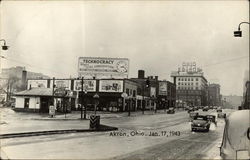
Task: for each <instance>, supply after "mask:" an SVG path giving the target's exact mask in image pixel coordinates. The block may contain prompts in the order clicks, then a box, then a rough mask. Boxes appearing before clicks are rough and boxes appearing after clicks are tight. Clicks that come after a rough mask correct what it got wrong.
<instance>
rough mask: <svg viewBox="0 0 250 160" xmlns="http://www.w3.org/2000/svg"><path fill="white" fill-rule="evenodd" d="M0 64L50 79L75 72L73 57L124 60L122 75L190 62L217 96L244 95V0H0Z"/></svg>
mask: <svg viewBox="0 0 250 160" xmlns="http://www.w3.org/2000/svg"><path fill="white" fill-rule="evenodd" d="M0 7H1V8H0V9H1V10H0V12H1V19H0V22H1V23H0V26H1V27H0V33H1V34H0V36H1V37H0V38H1V39H2V38H4V39H5V40H6V41H7V45H9V46H10V48H9V50H7V51H1V55H2V56H4V57H6V58H4V59H3V58H2V59H1V66H2V67H3V68H7V67H12V66H25V67H26V70H28V71H33V72H39V73H43V74H45V75H48V76H51V77H57V78H69V77H70V76H71V77H77V75H78V73H77V66H78V57H112V58H128V59H129V60H130V66H129V67H130V68H129V77H137V71H138V70H140V69H143V70H145V74H146V76H151V75H152V76H159V79H161V80H163V79H166V80H171V77H170V74H171V71H176V70H177V69H178V67H179V66H181V64H182V62H193V61H195V62H196V64H197V66H198V67H201V68H202V69H203V71H204V76H205V78H206V79H207V80H208V82H209V83H219V84H220V85H221V93H222V94H223V95H231V94H233V95H243V86H244V82H243V79H244V77H246V75H245V73H247V72H246V70H247V69H248V67H249V64H248V61H249V25H247V24H243V25H242V26H241V30H242V33H243V37H241V38H236V37H234V36H233V31H234V30H237V28H238V25H239V23H240V22H243V21H247V22H249V2H248V1H247V0H237V1H236V0H235V1H233V0H225V1H222V0H220V1H219V0H218V1H217V0H213V1H199V0H195V1H192V0H186V1H180V0H179V1H167V0H166V1H66V0H64V1H20V2H17V1H2V2H1V6H0Z"/></svg>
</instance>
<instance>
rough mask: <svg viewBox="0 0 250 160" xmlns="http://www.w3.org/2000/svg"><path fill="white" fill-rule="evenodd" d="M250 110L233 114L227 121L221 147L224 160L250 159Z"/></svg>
mask: <svg viewBox="0 0 250 160" xmlns="http://www.w3.org/2000/svg"><path fill="white" fill-rule="evenodd" d="M249 115H250V110H240V111H235V112H233V113H231V114H230V115H229V116H228V117H227V118H226V120H225V128H224V133H223V138H222V143H221V146H220V156H221V158H222V159H250V156H249V155H250V126H249V118H250V117H249Z"/></svg>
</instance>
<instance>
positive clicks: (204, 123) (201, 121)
mask: <svg viewBox="0 0 250 160" xmlns="http://www.w3.org/2000/svg"><path fill="white" fill-rule="evenodd" d="M209 128H210V121H209V120H208V119H207V116H205V115H198V116H196V117H194V119H193V120H192V122H191V130H192V131H196V130H204V131H207V132H208V131H209Z"/></svg>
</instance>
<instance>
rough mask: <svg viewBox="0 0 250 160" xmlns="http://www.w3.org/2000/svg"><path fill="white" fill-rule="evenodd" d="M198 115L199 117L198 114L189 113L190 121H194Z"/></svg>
mask: <svg viewBox="0 0 250 160" xmlns="http://www.w3.org/2000/svg"><path fill="white" fill-rule="evenodd" d="M198 115H199V113H198V112H190V113H189V117H190V118H191V119H194V117H196V116H198Z"/></svg>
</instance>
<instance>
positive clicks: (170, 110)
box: [167, 108, 175, 114]
mask: <svg viewBox="0 0 250 160" xmlns="http://www.w3.org/2000/svg"><path fill="white" fill-rule="evenodd" d="M174 113H175V110H174V108H169V109H168V111H167V114H174Z"/></svg>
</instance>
